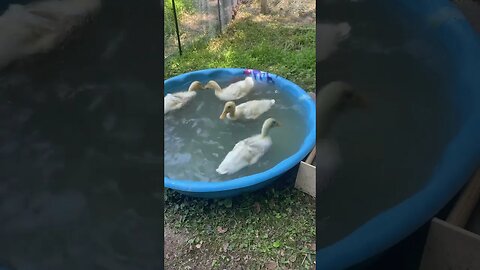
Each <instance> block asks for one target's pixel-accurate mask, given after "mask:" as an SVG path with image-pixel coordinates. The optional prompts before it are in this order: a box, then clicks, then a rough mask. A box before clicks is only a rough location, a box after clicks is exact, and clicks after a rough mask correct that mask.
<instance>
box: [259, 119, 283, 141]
mask: <svg viewBox="0 0 480 270" xmlns="http://www.w3.org/2000/svg"><path fill="white" fill-rule="evenodd" d="M279 126H280V123H279V122H278V121H277V120H276V119H275V118H268V119H267V120H265V122H263V126H262V137H265V136H267V134H268V131H269V130H270V129H271V128H273V127H279Z"/></svg>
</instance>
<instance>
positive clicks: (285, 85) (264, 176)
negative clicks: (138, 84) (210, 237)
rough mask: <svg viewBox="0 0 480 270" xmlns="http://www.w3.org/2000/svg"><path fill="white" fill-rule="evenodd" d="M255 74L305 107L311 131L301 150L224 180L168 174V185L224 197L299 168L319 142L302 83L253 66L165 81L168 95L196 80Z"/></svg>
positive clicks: (312, 104) (311, 105)
mask: <svg viewBox="0 0 480 270" xmlns="http://www.w3.org/2000/svg"><path fill="white" fill-rule="evenodd" d="M245 76H252V77H253V78H254V79H255V80H257V81H259V82H262V81H263V82H264V83H274V84H275V85H276V86H277V89H278V90H279V91H285V92H286V93H288V94H289V95H290V96H291V97H292V98H293V99H295V100H296V101H297V104H299V105H301V107H302V108H303V113H304V115H305V119H306V126H307V134H306V137H305V140H304V141H303V143H302V145H301V146H300V149H299V150H298V151H297V152H296V153H294V154H293V155H291V156H290V157H288V158H286V159H284V160H283V161H281V162H280V163H278V164H277V165H275V166H274V167H273V168H271V169H269V170H266V171H264V172H261V173H257V174H253V175H248V176H244V177H240V178H235V179H232V180H229V181H224V182H200V181H192V180H175V179H170V178H168V177H164V182H165V187H166V188H171V189H174V190H176V191H178V192H181V193H184V194H187V195H190V196H195V197H203V198H220V197H231V196H235V195H239V194H241V193H244V192H251V191H255V190H258V189H260V188H263V187H265V186H267V185H269V184H270V183H272V182H273V181H275V180H276V179H278V178H279V177H280V176H281V175H283V174H284V173H285V172H287V171H288V170H290V169H292V168H293V167H295V166H296V165H297V164H298V163H299V162H300V161H301V160H302V159H303V158H304V157H305V156H307V155H308V153H309V152H310V150H311V149H312V148H313V146H314V145H315V141H316V135H315V117H316V110H315V102H314V101H313V99H312V98H311V97H310V96H309V95H308V94H307V93H306V92H305V91H304V90H303V89H302V88H300V87H299V86H298V85H296V84H294V83H293V82H291V81H289V80H287V79H284V78H282V77H280V76H278V75H275V74H271V73H266V72H262V71H257V70H251V69H238V68H218V69H206V70H199V71H194V72H189V73H185V74H182V75H179V76H176V77H173V78H170V79H168V80H166V81H165V87H164V89H165V94H167V93H170V92H171V91H172V90H171V89H176V88H178V87H179V86H185V85H189V84H190V83H191V82H192V81H200V82H202V83H206V82H207V81H209V80H213V79H219V78H222V79H225V78H238V77H242V78H244V77H245Z"/></svg>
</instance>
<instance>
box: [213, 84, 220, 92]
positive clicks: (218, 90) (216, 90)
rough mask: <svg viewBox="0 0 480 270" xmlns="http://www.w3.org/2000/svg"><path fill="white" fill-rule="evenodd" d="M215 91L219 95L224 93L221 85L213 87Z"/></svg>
mask: <svg viewBox="0 0 480 270" xmlns="http://www.w3.org/2000/svg"><path fill="white" fill-rule="evenodd" d="M212 87H213V90H214V91H215V92H217V93H220V92H222V88H221V87H220V85H218V84H216V85H213V86H212Z"/></svg>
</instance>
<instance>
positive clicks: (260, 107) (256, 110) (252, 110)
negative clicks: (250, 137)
mask: <svg viewBox="0 0 480 270" xmlns="http://www.w3.org/2000/svg"><path fill="white" fill-rule="evenodd" d="M273 104H275V100H274V99H262V100H251V101H248V102H245V103H242V104H240V105H238V106H237V110H238V111H239V115H241V116H242V118H245V119H252V120H254V119H257V118H258V117H259V116H260V115H262V114H264V113H265V112H267V111H268V110H270V109H271V108H272V106H273Z"/></svg>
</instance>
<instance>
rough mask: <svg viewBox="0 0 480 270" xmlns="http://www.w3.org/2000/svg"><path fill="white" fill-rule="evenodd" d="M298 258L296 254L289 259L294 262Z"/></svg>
mask: <svg viewBox="0 0 480 270" xmlns="http://www.w3.org/2000/svg"><path fill="white" fill-rule="evenodd" d="M296 260H297V257H296V256H295V255H292V256H290V258H288V261H289V262H292V263H293V262H295V261H296Z"/></svg>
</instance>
